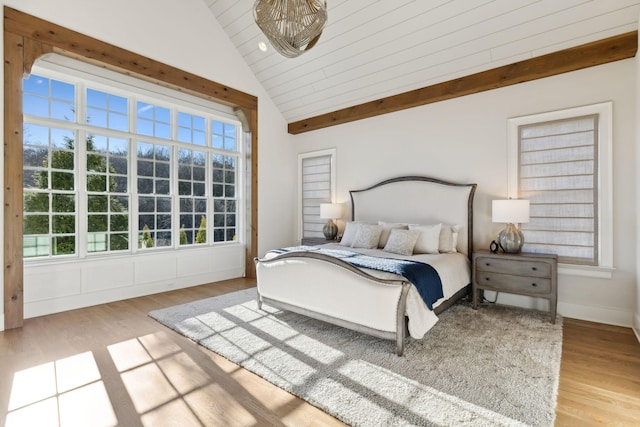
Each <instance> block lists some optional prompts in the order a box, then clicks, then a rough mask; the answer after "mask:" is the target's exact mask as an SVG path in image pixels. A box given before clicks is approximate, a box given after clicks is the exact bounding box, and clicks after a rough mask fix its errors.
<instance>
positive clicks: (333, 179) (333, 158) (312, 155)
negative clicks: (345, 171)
mask: <svg viewBox="0 0 640 427" xmlns="http://www.w3.org/2000/svg"><path fill="white" fill-rule="evenodd" d="M325 156H329V157H330V159H331V160H330V167H331V171H330V180H331V182H330V188H331V197H330V202H331V203H336V188H337V185H336V175H337V174H336V163H337V162H336V157H337V150H336V149H335V148H328V149H325V150H318V151H309V152H306V153H299V154H298V241H302V239H303V238H304V216H303V208H304V203H303V202H304V197H303V194H302V192H303V188H302V184H303V183H302V178H303V175H302V174H303V167H302V165H303V162H304V160H305V159H311V158H315V157H325Z"/></svg>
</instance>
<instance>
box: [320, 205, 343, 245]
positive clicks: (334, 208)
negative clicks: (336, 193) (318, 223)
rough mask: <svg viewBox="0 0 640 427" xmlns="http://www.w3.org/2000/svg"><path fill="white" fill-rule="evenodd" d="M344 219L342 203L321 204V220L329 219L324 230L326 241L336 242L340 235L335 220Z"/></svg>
mask: <svg viewBox="0 0 640 427" xmlns="http://www.w3.org/2000/svg"><path fill="white" fill-rule="evenodd" d="M341 217H342V205H341V204H340V203H320V218H322V219H328V220H329V221H327V223H326V224H325V225H324V227H323V228H322V233H323V234H324V237H325V239H327V240H335V239H336V236H337V235H338V226H337V225H336V223H335V222H333V220H334V219H338V218H341Z"/></svg>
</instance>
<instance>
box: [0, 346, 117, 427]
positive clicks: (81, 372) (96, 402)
mask: <svg viewBox="0 0 640 427" xmlns="http://www.w3.org/2000/svg"><path fill="white" fill-rule="evenodd" d="M8 410H9V413H8V414H7V418H6V423H5V426H6V427H22V426H56V427H58V426H87V425H91V426H96V427H110V426H115V425H117V424H118V422H117V419H116V416H115V413H114V410H113V407H112V405H111V401H110V400H109V396H108V394H107V391H106V389H105V386H104V383H103V382H102V381H101V376H100V372H99V370H98V366H97V365H96V361H95V359H94V357H93V354H92V353H91V352H86V353H81V354H77V355H74V356H71V357H67V358H64V359H60V360H56V361H54V362H49V363H45V364H42V365H39V366H34V367H32V368H29V369H24V370H22V371H18V372H16V373H15V374H14V376H13V383H12V388H11V397H10V399H9V408H8Z"/></svg>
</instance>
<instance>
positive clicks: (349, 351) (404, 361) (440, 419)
mask: <svg viewBox="0 0 640 427" xmlns="http://www.w3.org/2000/svg"><path fill="white" fill-rule="evenodd" d="M149 315H150V316H151V317H152V318H154V319H156V320H157V321H159V322H161V323H162V324H164V325H166V326H168V327H169V328H171V329H173V330H175V331H177V332H179V333H181V334H183V335H185V336H187V337H189V338H190V339H192V340H194V341H196V342H197V343H199V344H201V345H203V346H204V347H206V348H208V349H210V350H212V351H214V352H216V353H218V354H220V355H222V356H224V357H225V358H227V359H229V360H231V361H232V362H235V363H237V364H238V365H240V366H242V367H244V368H246V369H248V370H249V371H252V372H254V373H256V374H258V375H260V376H261V377H263V378H265V379H266V380H268V381H269V382H271V383H273V384H275V385H277V386H278V387H280V388H283V389H285V390H287V391H289V392H291V393H293V394H295V395H297V396H299V397H300V398H302V399H304V400H306V401H308V402H310V403H311V404H312V405H314V406H317V407H319V408H321V409H322V410H324V411H325V412H327V413H329V414H331V415H333V416H334V417H336V418H338V419H340V420H342V421H344V422H345V423H347V424H350V425H353V426H445V425H450V426H462V425H470V426H500V425H503V426H514V425H530V426H552V425H553V423H554V420H555V405H556V397H557V390H558V378H559V371H560V357H561V352H562V319H561V318H560V317H558V319H557V320H556V324H551V323H550V322H549V315H548V314H546V313H542V312H538V311H531V310H523V309H516V308H507V307H504V306H498V305H491V306H487V307H481V308H479V309H478V310H473V309H472V308H471V307H470V306H469V305H468V304H466V303H461V304H457V305H455V306H453V307H452V308H450V309H449V310H447V311H446V312H445V313H443V314H442V315H440V320H439V321H438V323H437V324H436V325H435V326H434V327H433V328H432V329H431V330H430V331H429V332H428V333H427V335H426V336H425V337H424V338H423V339H421V340H415V339H412V338H408V339H407V343H406V348H405V352H404V356H402V357H398V356H396V354H395V352H394V351H395V342H394V341H390V340H382V339H378V338H374V337H370V336H367V335H364V334H360V333H356V332H352V331H349V330H346V329H343V328H340V327H336V326H332V325H329V324H327V323H324V322H320V321H317V320H313V319H310V318H307V317H304V316H300V315H298V314H295V313H291V312H286V311H281V310H278V309H274V308H271V307H269V306H266V305H263V310H258V308H257V304H256V290H255V288H251V289H246V290H242V291H238V292H233V293H230V294H226V295H222V296H219V297H214V298H207V299H204V300H199V301H195V302H192V303H187V304H182V305H178V306H174V307H169V308H166V309H161V310H156V311H153V312H151V313H149Z"/></svg>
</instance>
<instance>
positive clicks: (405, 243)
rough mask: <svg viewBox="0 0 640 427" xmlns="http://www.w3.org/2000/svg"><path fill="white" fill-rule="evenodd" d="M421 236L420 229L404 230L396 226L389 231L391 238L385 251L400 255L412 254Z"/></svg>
mask: <svg viewBox="0 0 640 427" xmlns="http://www.w3.org/2000/svg"><path fill="white" fill-rule="evenodd" d="M419 237H420V232H419V231H418V230H403V229H400V228H394V229H392V230H391V231H390V233H389V239H388V240H387V244H386V245H385V246H384V249H383V251H385V252H392V253H394V254H400V255H412V254H413V248H414V246H415V245H416V242H417V241H418V238H419Z"/></svg>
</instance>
